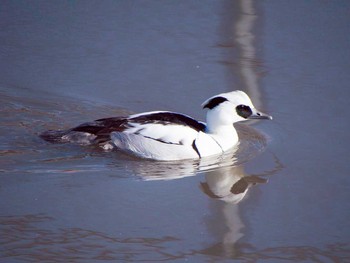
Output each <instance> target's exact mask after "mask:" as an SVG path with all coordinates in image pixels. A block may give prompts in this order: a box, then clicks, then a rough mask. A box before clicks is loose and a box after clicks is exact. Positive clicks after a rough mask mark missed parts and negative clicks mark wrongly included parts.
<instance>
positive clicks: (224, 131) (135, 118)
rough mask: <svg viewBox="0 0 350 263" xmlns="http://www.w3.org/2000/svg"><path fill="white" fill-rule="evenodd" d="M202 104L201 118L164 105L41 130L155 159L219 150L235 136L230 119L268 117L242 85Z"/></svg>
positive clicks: (55, 136) (55, 139)
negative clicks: (62, 128) (164, 108)
mask: <svg viewBox="0 0 350 263" xmlns="http://www.w3.org/2000/svg"><path fill="white" fill-rule="evenodd" d="M202 106H203V108H208V112H207V117H206V120H207V123H203V122H200V121H196V120H194V119H193V118H191V117H189V116H187V115H184V114H179V113H175V112H169V111H153V112H146V113H141V114H135V115H131V116H129V117H116V118H106V119H99V120H96V121H94V122H89V123H84V124H82V125H79V126H77V127H75V128H72V129H69V130H66V131H47V132H45V133H43V134H42V135H41V137H42V138H44V139H45V140H48V141H51V142H75V143H81V144H92V143H98V144H100V145H101V146H102V147H104V148H105V149H110V148H112V147H111V146H113V147H116V148H117V149H119V150H122V151H124V152H127V153H131V154H134V155H136V156H139V157H143V158H149V159H155V160H181V159H196V158H203V157H207V156H212V155H217V154H222V153H224V152H226V151H229V150H230V149H232V148H233V147H234V146H235V145H236V144H237V142H238V135H237V132H236V130H235V128H234V126H233V123H235V122H239V121H244V120H247V119H272V118H271V117H270V116H268V115H265V114H263V113H260V112H258V111H257V110H256V109H255V108H254V106H253V103H252V102H251V100H250V98H249V97H248V95H247V94H246V93H244V92H243V91H232V92H228V93H222V94H219V95H216V96H213V97H211V98H209V99H208V100H206V101H205V102H204V103H203V104H202Z"/></svg>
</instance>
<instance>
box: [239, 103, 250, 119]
mask: <svg viewBox="0 0 350 263" xmlns="http://www.w3.org/2000/svg"><path fill="white" fill-rule="evenodd" d="M236 111H237V114H238V115H239V116H241V117H243V118H245V119H247V118H248V117H249V116H251V115H252V114H253V111H252V109H251V108H250V107H249V106H246V105H238V106H237V107H236Z"/></svg>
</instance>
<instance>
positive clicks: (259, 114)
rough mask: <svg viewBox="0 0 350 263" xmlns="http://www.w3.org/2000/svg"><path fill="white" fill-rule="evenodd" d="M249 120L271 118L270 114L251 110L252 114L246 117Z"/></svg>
mask: <svg viewBox="0 0 350 263" xmlns="http://www.w3.org/2000/svg"><path fill="white" fill-rule="evenodd" d="M248 119H250V120H272V116H270V115H268V114H265V113H262V112H258V111H256V112H253V113H252V115H250V116H249V117H248Z"/></svg>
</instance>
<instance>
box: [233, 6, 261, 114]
mask: <svg viewBox="0 0 350 263" xmlns="http://www.w3.org/2000/svg"><path fill="white" fill-rule="evenodd" d="M239 4H240V5H239V7H240V9H241V10H240V14H239V17H238V20H237V22H236V24H235V41H236V43H237V44H238V47H239V53H240V54H239V56H240V58H239V59H240V63H239V70H240V72H239V73H240V74H241V77H242V81H243V84H244V87H245V88H246V89H247V91H248V94H249V96H250V97H251V98H252V100H253V102H254V105H255V106H256V107H257V108H261V106H262V102H261V94H260V91H259V86H258V77H259V76H258V72H257V71H256V67H257V66H258V65H259V62H258V61H259V60H258V59H257V57H256V49H255V47H254V39H255V36H254V33H253V29H254V26H255V22H256V19H257V15H256V10H255V8H254V1H253V0H240V1H239Z"/></svg>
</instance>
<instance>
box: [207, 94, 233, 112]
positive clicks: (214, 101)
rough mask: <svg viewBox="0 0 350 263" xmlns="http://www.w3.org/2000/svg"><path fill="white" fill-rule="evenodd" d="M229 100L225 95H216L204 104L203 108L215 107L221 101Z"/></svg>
mask: <svg viewBox="0 0 350 263" xmlns="http://www.w3.org/2000/svg"><path fill="white" fill-rule="evenodd" d="M225 101H228V99H226V98H224V97H215V98H212V99H211V100H209V101H208V102H207V103H206V104H205V105H203V109H204V108H208V109H210V110H211V109H213V108H215V107H216V106H218V105H220V104H221V103H223V102H225Z"/></svg>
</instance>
